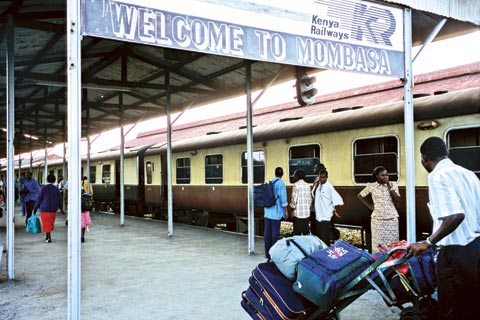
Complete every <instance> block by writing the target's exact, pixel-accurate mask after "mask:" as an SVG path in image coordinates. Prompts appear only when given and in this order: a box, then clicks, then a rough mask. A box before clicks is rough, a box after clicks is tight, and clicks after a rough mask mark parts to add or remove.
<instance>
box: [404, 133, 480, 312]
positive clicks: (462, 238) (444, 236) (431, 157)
mask: <svg viewBox="0 0 480 320" xmlns="http://www.w3.org/2000/svg"><path fill="white" fill-rule="evenodd" d="M420 153H421V162H422V165H423V167H424V168H425V169H426V170H427V171H428V172H429V174H428V176H427V184H428V199H429V203H428V208H429V209H430V215H431V216H432V219H433V232H432V235H431V236H430V237H428V238H427V240H426V241H425V242H417V243H412V244H411V245H410V246H409V247H408V248H407V250H408V251H409V252H410V253H412V254H414V255H418V254H420V253H422V252H423V251H425V250H427V249H428V248H429V247H433V248H435V247H437V245H439V246H441V249H440V250H439V253H438V258H437V273H438V275H437V279H438V302H439V303H438V305H439V314H438V317H439V318H441V319H449V320H452V319H453V320H455V319H476V318H477V317H478V307H477V305H478V293H479V292H480V181H479V180H478V177H477V176H476V175H475V174H474V173H473V172H472V171H469V170H467V169H465V168H463V167H461V166H458V165H456V164H454V163H453V162H452V160H450V159H449V158H448V151H447V147H446V145H445V143H444V142H443V140H442V139H441V138H438V137H430V138H428V139H426V140H425V141H424V142H423V144H422V145H421V147H420Z"/></svg>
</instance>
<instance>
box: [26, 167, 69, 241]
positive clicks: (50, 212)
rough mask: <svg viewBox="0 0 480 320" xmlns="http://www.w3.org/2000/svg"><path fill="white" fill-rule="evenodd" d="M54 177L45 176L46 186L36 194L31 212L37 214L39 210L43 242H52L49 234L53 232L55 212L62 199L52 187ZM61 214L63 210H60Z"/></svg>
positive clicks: (56, 189)
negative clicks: (43, 236) (43, 234)
mask: <svg viewBox="0 0 480 320" xmlns="http://www.w3.org/2000/svg"><path fill="white" fill-rule="evenodd" d="M54 183H55V176H54V175H53V174H49V175H48V176H47V184H46V185H44V186H43V187H42V188H41V189H40V192H39V193H38V200H37V202H36V203H35V206H34V208H33V212H34V213H37V209H40V213H41V215H40V217H41V219H42V229H43V232H45V242H46V243H50V242H52V236H51V232H52V231H53V230H55V219H56V217H57V210H58V209H59V208H60V206H61V203H62V198H61V196H60V191H58V188H57V187H56V186H55V185H54ZM60 212H62V213H63V209H60Z"/></svg>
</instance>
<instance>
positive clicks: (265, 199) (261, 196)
mask: <svg viewBox="0 0 480 320" xmlns="http://www.w3.org/2000/svg"><path fill="white" fill-rule="evenodd" d="M277 181H278V180H275V181H274V182H272V181H270V182H268V183H262V184H261V185H258V186H256V187H253V203H254V204H255V206H257V207H262V208H270V207H273V206H274V205H275V204H276V203H277V197H275V192H274V191H273V185H274V184H275V182H277Z"/></svg>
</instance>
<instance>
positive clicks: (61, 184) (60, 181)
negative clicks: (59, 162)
mask: <svg viewBox="0 0 480 320" xmlns="http://www.w3.org/2000/svg"><path fill="white" fill-rule="evenodd" d="M64 184H65V181H63V177H62V176H59V177H58V183H57V188H58V191H59V192H60V198H61V199H62V201H61V205H60V209H62V210H63V186H64Z"/></svg>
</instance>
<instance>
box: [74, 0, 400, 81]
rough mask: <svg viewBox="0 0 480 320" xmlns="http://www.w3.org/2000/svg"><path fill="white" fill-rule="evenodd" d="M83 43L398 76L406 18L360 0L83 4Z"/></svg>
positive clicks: (103, 0) (113, 0)
mask: <svg viewBox="0 0 480 320" xmlns="http://www.w3.org/2000/svg"><path fill="white" fill-rule="evenodd" d="M82 16H83V21H82V31H83V34H84V35H88V36H95V37H102V38H108V39H115V40H120V41H129V42H135V43H141V44H147V45H154V46H161V47H167V48H175V49H181V50H189V51H197V52H203V53H207V54H217V55H224V56H229V57H235V58H241V59H251V60H259V61H270V62H274V63H284V64H291V65H298V66H305V67H314V68H325V69H335V70H343V71H351V72H361V73H369V74H378V75H382V76H396V77H402V76H403V66H404V63H403V52H404V44H403V10H402V9H399V8H391V7H388V6H383V5H379V4H376V3H370V2H366V1H360V0H295V1H290V0H277V1H267V0H258V1H246V0H233V1H229V0H183V1H182V0H177V1H171V0H169V1H163V0H118V1H117V0H82Z"/></svg>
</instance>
